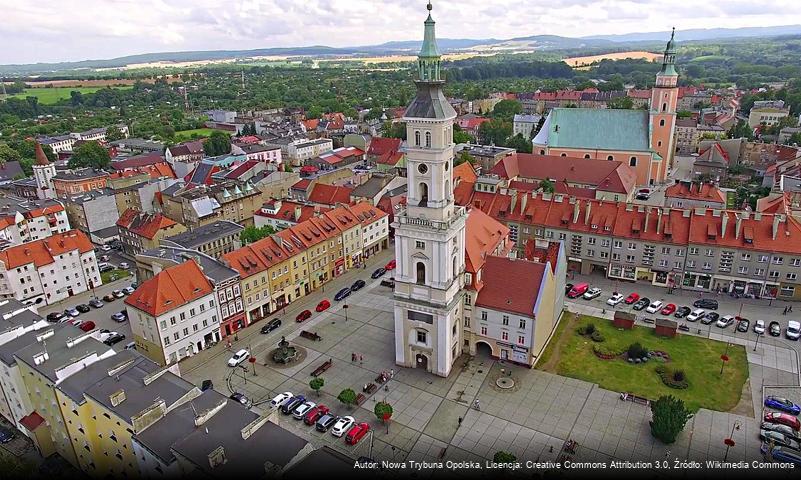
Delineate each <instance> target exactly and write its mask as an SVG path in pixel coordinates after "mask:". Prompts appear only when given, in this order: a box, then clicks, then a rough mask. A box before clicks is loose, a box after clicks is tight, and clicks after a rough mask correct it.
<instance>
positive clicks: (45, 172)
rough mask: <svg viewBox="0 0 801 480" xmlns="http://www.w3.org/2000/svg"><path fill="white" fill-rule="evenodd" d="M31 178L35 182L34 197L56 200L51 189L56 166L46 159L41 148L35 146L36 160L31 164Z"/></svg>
mask: <svg viewBox="0 0 801 480" xmlns="http://www.w3.org/2000/svg"><path fill="white" fill-rule="evenodd" d="M32 168H33V178H34V179H35V180H36V196H37V197H38V198H40V199H45V198H56V190H55V189H54V188H53V177H55V176H56V165H55V164H53V163H50V160H48V159H47V155H45V153H44V150H42V146H41V145H39V144H38V143H37V144H36V160H35V161H34V162H33V165H32Z"/></svg>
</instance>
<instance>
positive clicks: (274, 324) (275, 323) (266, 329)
mask: <svg viewBox="0 0 801 480" xmlns="http://www.w3.org/2000/svg"><path fill="white" fill-rule="evenodd" d="M280 326H281V319H280V318H273V319H272V320H270V321H269V322H267V323H265V324H264V326H263V327H261V333H270V332H272V331H273V330H275V329H276V328H278V327H280Z"/></svg>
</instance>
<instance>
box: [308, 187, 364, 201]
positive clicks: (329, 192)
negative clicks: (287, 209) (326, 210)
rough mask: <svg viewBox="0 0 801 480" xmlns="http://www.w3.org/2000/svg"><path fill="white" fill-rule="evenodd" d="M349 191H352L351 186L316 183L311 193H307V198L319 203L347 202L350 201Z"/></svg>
mask: <svg viewBox="0 0 801 480" xmlns="http://www.w3.org/2000/svg"><path fill="white" fill-rule="evenodd" d="M351 192H353V189H352V188H348V187H338V186H335V185H327V184H325V183H318V184H316V185H314V187H313V188H312V191H311V193H309V198H308V200H309V201H310V202H312V203H321V204H323V205H336V204H337V203H345V204H347V203H350V194H351Z"/></svg>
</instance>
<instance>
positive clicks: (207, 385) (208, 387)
mask: <svg viewBox="0 0 801 480" xmlns="http://www.w3.org/2000/svg"><path fill="white" fill-rule="evenodd" d="M212 388H214V382H212V381H211V380H203V383H201V384H200V391H201V392H205V391H206V390H211V389H212Z"/></svg>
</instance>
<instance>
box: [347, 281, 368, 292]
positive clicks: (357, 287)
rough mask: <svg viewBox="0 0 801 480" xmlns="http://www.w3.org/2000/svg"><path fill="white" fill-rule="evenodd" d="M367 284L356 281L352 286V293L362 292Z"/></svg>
mask: <svg viewBox="0 0 801 480" xmlns="http://www.w3.org/2000/svg"><path fill="white" fill-rule="evenodd" d="M365 285H367V283H366V282H365V281H364V280H356V281H355V282H353V285H351V286H350V291H351V292H355V291H357V290H361V289H362V288H364V286H365Z"/></svg>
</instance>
